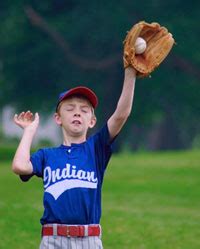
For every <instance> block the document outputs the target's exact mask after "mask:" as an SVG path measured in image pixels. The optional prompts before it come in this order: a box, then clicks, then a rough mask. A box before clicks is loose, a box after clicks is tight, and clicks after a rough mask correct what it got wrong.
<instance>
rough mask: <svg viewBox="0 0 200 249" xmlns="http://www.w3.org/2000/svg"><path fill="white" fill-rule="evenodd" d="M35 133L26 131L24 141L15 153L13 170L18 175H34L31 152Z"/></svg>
mask: <svg viewBox="0 0 200 249" xmlns="http://www.w3.org/2000/svg"><path fill="white" fill-rule="evenodd" d="M33 137H34V133H33V132H32V131H30V130H29V129H24V133H23V136H22V139H21V141H20V143H19V146H18V148H17V151H16V153H15V156H14V159H13V163H12V170H13V172H15V173H16V174H30V173H32V164H31V162H30V150H31V144H32V141H33Z"/></svg>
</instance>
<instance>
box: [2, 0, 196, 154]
mask: <svg viewBox="0 0 200 249" xmlns="http://www.w3.org/2000/svg"><path fill="white" fill-rule="evenodd" d="M199 8H200V2H199V1H196V0H194V1H192V3H188V2H187V1H178V0H173V1H172V0H169V1H167V2H164V1H161V0H160V1H159V0H153V1H143V3H142V4H141V3H140V2H139V1H129V0H124V1H123V2H122V1H105V0H102V1H96V0H95V1H82V0H77V1H73V0H48V1H47V0H43V1H37V0H27V1H25V0H18V1H5V0H3V1H1V3H0V36H1V40H0V87H1V91H0V106H1V109H2V108H3V107H4V106H5V105H12V106H14V107H15V108H16V110H18V111H21V110H22V109H23V110H24V109H31V110H32V111H39V112H42V114H43V115H44V116H45V115H47V114H48V113H50V112H52V111H53V110H54V107H55V103H56V100H57V96H58V94H59V93H60V92H62V91H64V90H66V89H68V88H70V87H74V86H77V85H86V86H88V87H91V88H92V89H93V90H94V91H95V92H96V93H97V95H98V96H99V100H100V105H99V108H98V109H97V117H98V121H99V122H98V126H97V127H96V128H98V127H99V126H101V125H102V124H103V122H105V120H106V119H107V118H108V117H109V116H110V115H111V114H112V112H113V111H114V108H115V106H116V103H117V100H118V97H119V95H120V91H121V88H122V82H123V65H122V51H123V43H122V42H123V39H124V37H125V35H126V31H127V30H129V29H130V28H131V26H132V25H133V24H134V23H136V22H138V21H140V20H146V21H147V22H152V21H156V22H159V23H160V24H161V25H163V26H166V27H167V28H168V29H169V30H170V32H171V33H172V34H173V36H174V38H175V40H176V43H177V44H176V46H174V48H173V50H172V52H171V53H170V55H169V56H168V57H167V59H166V60H165V61H164V62H163V63H162V65H161V66H160V68H159V69H157V70H156V71H155V72H154V73H153V74H152V78H148V79H143V80H138V81H137V85H136V91H135V100H134V107H133V113H132V115H131V117H130V118H129V121H128V123H127V124H126V127H125V129H124V130H123V132H122V135H120V137H119V139H118V148H121V147H126V148H128V149H151V150H155V149H157V150H158V149H180V148H191V147H199V146H200V122H199V121H200V115H199V111H200V102H199V94H200V84H199V80H200V70H199V68H200V67H199V65H200V50H199V43H198V40H199V37H200V30H199V24H198V23H199Z"/></svg>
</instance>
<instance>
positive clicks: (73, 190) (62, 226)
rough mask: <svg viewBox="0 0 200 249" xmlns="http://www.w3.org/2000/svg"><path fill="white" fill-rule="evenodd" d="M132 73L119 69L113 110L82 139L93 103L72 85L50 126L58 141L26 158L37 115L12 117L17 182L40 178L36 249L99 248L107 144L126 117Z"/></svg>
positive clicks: (93, 120) (109, 148)
mask: <svg viewBox="0 0 200 249" xmlns="http://www.w3.org/2000/svg"><path fill="white" fill-rule="evenodd" d="M135 79H136V72H135V70H134V69H133V68H132V67H128V68H126V69H125V76H124V84H123V89H122V93H121V96H120V98H119V101H118V104H117V108H116V110H115V111H114V113H113V115H112V116H111V117H110V118H109V119H108V121H107V122H106V124H105V125H104V126H103V128H102V129H101V130H100V131H99V132H97V133H96V134H95V135H93V136H90V137H89V138H88V139H87V138H86V136H87V131H88V129H89V128H93V127H94V125H95V123H96V117H95V114H94V109H95V108H96V106H97V104H98V99H97V97H96V95H95V93H94V92H92V91H91V90H90V89H88V88H86V87H76V88H73V89H71V90H69V91H67V92H65V93H62V94H61V95H60V97H59V100H58V103H57V106H56V113H55V115H54V118H55V122H56V123H57V124H58V125H59V126H60V127H61V129H62V134H63V143H62V145H60V146H59V147H54V148H43V149H40V150H38V151H37V152H35V153H33V154H32V155H30V148H31V143H32V140H33V137H34V135H35V133H36V130H37V127H38V125H39V115H38V113H36V114H35V116H34V117H33V114H32V113H31V112H30V111H27V112H22V113H20V114H19V115H15V117H14V122H15V123H16V124H17V125H18V126H20V127H21V128H23V129H24V132H23V136H22V139H21V141H20V144H19V146H18V148H17V151H16V154H15V156H14V159H13V163H12V170H13V171H14V172H15V173H16V174H18V175H20V177H21V179H22V180H23V181H27V180H29V178H30V177H31V176H33V175H36V176H38V177H41V178H43V184H44V199H43V200H44V214H43V217H42V218H41V224H42V241H41V244H40V248H41V249H45V248H48V249H61V248H66V249H71V248H72V249H97V248H98V249H100V248H103V247H102V242H101V227H100V224H99V223H100V218H101V187H102V183H103V176H104V172H105V169H106V167H107V164H108V161H109V159H110V156H111V154H112V144H113V142H114V139H115V137H116V136H117V134H118V133H119V132H120V130H121V128H122V127H123V125H124V123H125V122H126V120H127V118H128V116H129V115H130V113H131V109H132V103H133V96H134V87H135Z"/></svg>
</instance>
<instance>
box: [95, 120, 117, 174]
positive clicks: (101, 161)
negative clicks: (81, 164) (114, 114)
mask: <svg viewBox="0 0 200 249" xmlns="http://www.w3.org/2000/svg"><path fill="white" fill-rule="evenodd" d="M115 138H116V137H115ZM115 138H114V139H112V140H111V139H110V134H109V130H108V125H107V123H106V124H105V125H104V126H103V127H102V128H101V130H100V131H99V132H97V133H96V134H95V135H94V143H95V155H96V160H97V165H98V167H99V169H100V170H101V171H104V170H105V169H106V167H107V165H108V162H109V160H110V157H111V155H112V152H113V145H114V141H115Z"/></svg>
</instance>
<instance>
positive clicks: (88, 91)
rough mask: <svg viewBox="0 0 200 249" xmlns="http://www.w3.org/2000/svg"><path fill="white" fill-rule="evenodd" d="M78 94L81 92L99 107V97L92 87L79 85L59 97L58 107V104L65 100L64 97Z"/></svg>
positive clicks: (93, 104)
mask: <svg viewBox="0 0 200 249" xmlns="http://www.w3.org/2000/svg"><path fill="white" fill-rule="evenodd" d="M76 94H80V95H83V96H85V97H86V98H87V99H88V100H89V101H90V103H91V104H92V106H93V108H96V107H97V105H98V98H97V96H96V94H95V93H94V92H93V91H92V90H91V89H89V88H87V87H84V86H78V87H75V88H72V89H70V90H69V91H67V92H66V94H64V95H63V96H62V97H61V98H60V99H59V102H58V104H57V107H58V105H59V103H60V102H61V101H63V100H64V99H66V98H68V97H70V96H72V95H76Z"/></svg>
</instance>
